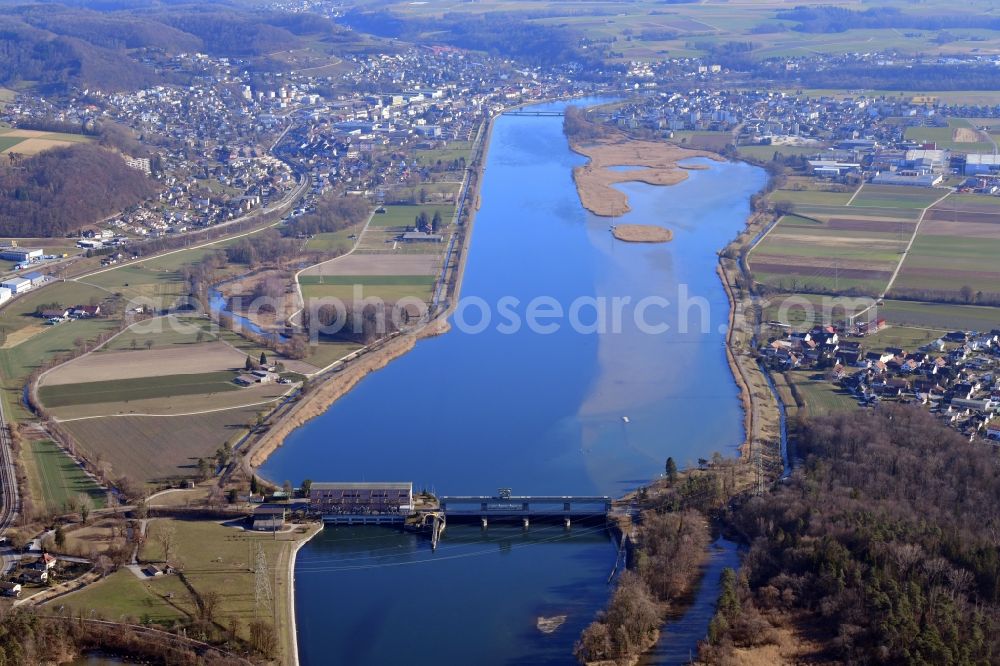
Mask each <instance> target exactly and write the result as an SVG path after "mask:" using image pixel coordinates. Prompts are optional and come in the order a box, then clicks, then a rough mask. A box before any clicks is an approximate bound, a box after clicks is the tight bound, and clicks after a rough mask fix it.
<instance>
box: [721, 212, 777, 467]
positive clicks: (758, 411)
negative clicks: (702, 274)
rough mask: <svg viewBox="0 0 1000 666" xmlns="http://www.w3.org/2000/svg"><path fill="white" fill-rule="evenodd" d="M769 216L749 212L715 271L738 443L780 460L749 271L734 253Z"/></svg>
mask: <svg viewBox="0 0 1000 666" xmlns="http://www.w3.org/2000/svg"><path fill="white" fill-rule="evenodd" d="M768 222H769V216H768V215H766V214H762V213H753V214H751V216H750V217H749V219H748V220H747V227H746V229H745V230H744V231H743V232H742V233H741V234H740V235H739V237H737V238H736V239H735V240H734V241H733V242H732V243H730V244H729V246H728V247H727V248H726V249H725V251H724V252H723V253H722V254H721V255H720V258H719V265H718V268H717V272H718V274H719V278H720V279H721V280H722V284H723V287H724V288H725V290H726V296H727V297H728V299H729V327H728V331H727V333H726V359H727V361H728V362H729V367H730V369H731V370H732V372H733V377H734V378H735V380H736V384H737V386H739V388H740V398H741V400H742V402H743V408H744V426H745V432H746V438H745V440H744V442H743V445H742V446H741V447H740V452H741V454H742V456H743V457H744V458H746V459H748V458H750V457H751V456H753V455H754V453H755V452H754V450H753V445H754V443H757V444H758V445H759V446H761V451H760V453H761V456H762V458H764V459H765V460H766V461H767V462H768V463H774V464H775V465H776V467H777V468H778V469H780V467H781V465H780V462H781V416H780V409H779V405H778V403H777V400H776V399H775V397H774V393H773V392H772V391H771V388H770V385H769V384H768V381H767V377H765V376H764V373H763V371H762V370H761V369H760V366H759V365H758V364H757V361H756V359H755V358H754V357H753V352H754V343H755V341H756V327H757V324H758V323H759V322H757V317H758V314H757V312H758V310H759V308H757V307H755V303H754V295H753V291H752V284H753V283H752V277H751V276H750V275H749V274H748V273H747V271H746V269H745V264H744V263H743V262H742V261H741V260H740V259H739V258H738V257H742V256H744V255H745V253H746V252H748V251H749V250H750V249H751V245H752V243H753V239H754V238H756V237H757V235H758V234H759V232H760V231H761V230H763V229H764V228H765V227H766V226H767V224H768Z"/></svg>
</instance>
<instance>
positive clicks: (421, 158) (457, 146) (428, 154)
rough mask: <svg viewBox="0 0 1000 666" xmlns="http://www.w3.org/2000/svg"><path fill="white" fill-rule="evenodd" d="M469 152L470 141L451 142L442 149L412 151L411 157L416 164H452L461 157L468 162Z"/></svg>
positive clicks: (470, 147)
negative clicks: (440, 162)
mask: <svg viewBox="0 0 1000 666" xmlns="http://www.w3.org/2000/svg"><path fill="white" fill-rule="evenodd" d="M471 152H472V142H471V141H452V142H450V143H449V144H448V145H447V146H446V147H444V148H432V149H430V150H415V151H413V155H414V158H415V159H416V162H417V164H421V165H424V166H430V165H433V164H436V163H437V161H438V160H441V161H442V162H452V161H454V160H457V159H460V158H463V157H464V158H465V159H466V160H468V159H469V155H470V154H471Z"/></svg>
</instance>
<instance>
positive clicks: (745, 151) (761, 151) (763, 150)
mask: <svg viewBox="0 0 1000 666" xmlns="http://www.w3.org/2000/svg"><path fill="white" fill-rule="evenodd" d="M736 152H737V153H739V154H740V155H741V156H742V157H749V158H753V159H756V160H763V161H765V162H768V161H770V160H771V158H773V157H774V154H775V153H781V154H782V155H803V156H805V157H811V156H813V155H815V154H817V153H822V152H823V148H821V147H819V146H783V145H772V146H738V147H737V148H736Z"/></svg>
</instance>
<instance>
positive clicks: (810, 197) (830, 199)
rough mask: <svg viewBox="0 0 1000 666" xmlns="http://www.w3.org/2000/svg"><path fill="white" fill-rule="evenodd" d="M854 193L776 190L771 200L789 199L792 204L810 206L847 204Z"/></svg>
mask: <svg viewBox="0 0 1000 666" xmlns="http://www.w3.org/2000/svg"><path fill="white" fill-rule="evenodd" d="M853 194H854V192H853V191H850V192H821V191H817V190H775V191H774V192H772V193H771V200H772V201H775V202H778V201H787V202H789V203H791V204H794V205H798V204H805V205H808V206H812V205H815V206H846V205H847V202H848V201H850V200H851V196H852V195H853Z"/></svg>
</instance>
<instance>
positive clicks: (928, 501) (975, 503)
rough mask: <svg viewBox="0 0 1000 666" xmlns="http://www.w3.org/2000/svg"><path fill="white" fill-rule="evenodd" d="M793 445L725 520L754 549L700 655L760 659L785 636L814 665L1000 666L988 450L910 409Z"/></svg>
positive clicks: (999, 598) (824, 422)
mask: <svg viewBox="0 0 1000 666" xmlns="http://www.w3.org/2000/svg"><path fill="white" fill-rule="evenodd" d="M796 439H797V441H798V446H799V452H800V454H801V455H802V456H804V458H805V463H804V465H803V466H802V468H801V469H800V470H799V471H797V472H796V473H795V474H794V475H793V476H792V478H791V479H790V480H789V482H788V483H786V484H783V485H781V486H779V487H777V488H775V489H774V490H773V491H772V492H771V493H769V494H766V495H763V496H761V497H756V498H753V499H751V500H750V501H748V502H745V503H744V504H743V505H742V506H740V507H739V508H738V509H737V510H736V511H735V512H733V513H732V515H731V516H730V517H729V520H728V522H729V523H730V524H731V525H732V527H733V528H734V529H736V530H737V531H739V532H740V533H742V534H744V535H745V537H746V539H747V541H748V542H749V543H750V550H749V552H748V553H747V555H746V557H745V558H744V563H743V566H742V568H741V570H740V571H739V573H738V574H729V575H727V577H726V579H725V581H724V582H725V584H724V586H723V588H724V589H723V594H722V600H721V601H720V604H719V609H718V613H717V615H716V617H715V619H714V620H713V622H712V626H711V630H710V633H709V641H708V642H707V643H706V644H705V645H704V647H703V649H702V659H703V660H704V661H706V662H708V663H732V661H733V659H734V658H735V655H737V654H743V653H745V652H747V651H751V652H752V651H761V653H762V654H763V653H764V650H765V649H766V648H767V647H768V646H770V645H773V644H774V643H775V642H776V640H777V638H776V637H777V636H778V635H779V634H780V633H781V632H782V631H787V629H788V628H789V627H791V628H792V630H793V632H794V633H796V634H797V635H800V636H801V635H803V634H806V633H808V636H809V639H810V642H812V643H815V644H816V645H817V648H816V649H814V651H813V653H812V654H808V655H800V657H803V658H808V659H820V660H826V661H837V662H853V663H862V662H869V663H870V662H887V663H936V664H949V663H990V662H992V661H995V659H996V656H997V654H998V653H1000V641H998V636H1000V632H998V629H1000V607H998V602H1000V557H998V549H997V546H998V543H1000V542H998V537H997V526H998V525H1000V510H998V509H997V504H996V501H995V498H996V496H997V494H998V492H1000V463H998V460H997V456H996V454H995V452H994V451H993V450H992V449H990V448H988V447H984V446H982V445H981V444H979V443H970V442H969V441H967V440H966V439H965V438H963V437H961V436H959V435H958V434H957V433H955V432H954V431H952V430H950V429H949V428H947V427H946V426H943V425H941V424H939V423H937V421H936V420H935V419H934V418H933V417H932V416H930V415H928V414H926V413H924V412H923V411H922V410H919V409H915V408H909V407H883V408H880V409H879V410H877V411H875V412H871V413H860V414H859V413H852V414H835V415H829V416H823V417H819V418H813V419H810V420H809V421H807V422H805V423H803V424H802V425H801V426H800V427H799V429H798V431H797V437H796Z"/></svg>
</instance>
